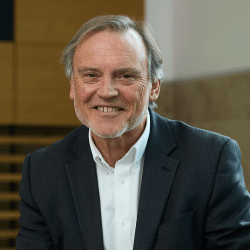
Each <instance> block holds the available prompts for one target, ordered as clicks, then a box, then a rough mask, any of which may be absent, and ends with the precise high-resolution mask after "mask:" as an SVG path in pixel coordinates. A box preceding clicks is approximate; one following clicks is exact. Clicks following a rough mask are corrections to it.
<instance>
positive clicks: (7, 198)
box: [0, 192, 20, 201]
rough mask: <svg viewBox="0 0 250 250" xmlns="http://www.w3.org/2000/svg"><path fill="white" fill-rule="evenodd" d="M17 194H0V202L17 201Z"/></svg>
mask: <svg viewBox="0 0 250 250" xmlns="http://www.w3.org/2000/svg"><path fill="white" fill-rule="evenodd" d="M19 200H20V196H19V193H18V192H0V201H19Z"/></svg>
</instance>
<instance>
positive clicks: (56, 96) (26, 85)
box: [17, 44, 80, 126]
mask: <svg viewBox="0 0 250 250" xmlns="http://www.w3.org/2000/svg"><path fill="white" fill-rule="evenodd" d="M62 49H63V46H58V45H35V44H34V45H18V76H17V82H18V88H17V94H18V98H17V107H18V110H17V113H18V114H17V123H18V124H24V125H27V124H30V125H32V124H40V125H67V126H71V125H78V124H80V122H79V121H78V119H77V118H76V115H75V112H74V105H73V101H71V100H70V99H69V89H70V84H69V82H68V79H67V78H66V76H65V75H64V72H63V68H62V66H61V65H60V63H59V60H60V55H61V51H62Z"/></svg>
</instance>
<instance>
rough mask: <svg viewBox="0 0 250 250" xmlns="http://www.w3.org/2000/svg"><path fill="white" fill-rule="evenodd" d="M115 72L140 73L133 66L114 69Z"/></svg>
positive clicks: (137, 74)
mask: <svg viewBox="0 0 250 250" xmlns="http://www.w3.org/2000/svg"><path fill="white" fill-rule="evenodd" d="M116 72H117V73H127V72H129V73H132V74H134V75H136V76H139V75H140V74H141V72H140V71H139V70H137V69H134V68H124V69H118V70H116Z"/></svg>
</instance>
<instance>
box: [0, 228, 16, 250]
mask: <svg viewBox="0 0 250 250" xmlns="http://www.w3.org/2000/svg"><path fill="white" fill-rule="evenodd" d="M18 233H19V230H18V229H15V230H0V238H2V239H8V238H16V236H17V234H18ZM0 249H1V248H0Z"/></svg>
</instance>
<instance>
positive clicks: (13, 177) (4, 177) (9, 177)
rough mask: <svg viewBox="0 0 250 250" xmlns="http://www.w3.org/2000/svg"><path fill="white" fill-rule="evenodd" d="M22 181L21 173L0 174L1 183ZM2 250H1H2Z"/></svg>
mask: <svg viewBox="0 0 250 250" xmlns="http://www.w3.org/2000/svg"><path fill="white" fill-rule="evenodd" d="M21 179H22V174H21V173H15V174H14V173H13V174H11V173H4V174H3V173H0V182H11V181H12V182H19V181H21ZM0 250H1V249H0Z"/></svg>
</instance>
